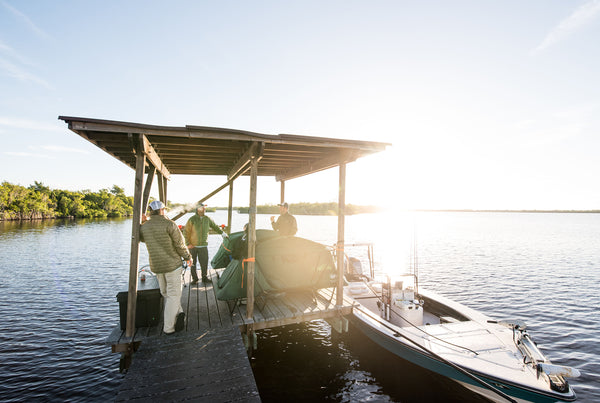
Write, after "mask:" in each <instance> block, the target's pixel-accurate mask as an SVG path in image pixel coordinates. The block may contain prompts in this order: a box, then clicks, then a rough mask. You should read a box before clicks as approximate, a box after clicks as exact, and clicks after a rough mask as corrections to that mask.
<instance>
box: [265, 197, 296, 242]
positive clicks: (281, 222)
mask: <svg viewBox="0 0 600 403" xmlns="http://www.w3.org/2000/svg"><path fill="white" fill-rule="evenodd" d="M278 206H279V214H280V215H279V217H278V218H277V221H275V216H271V226H272V227H273V229H274V230H275V231H277V232H278V233H279V235H290V236H291V235H296V232H298V224H297V223H296V218H295V217H294V216H293V215H291V214H290V213H289V212H288V209H289V207H288V204H287V203H281V204H278Z"/></svg>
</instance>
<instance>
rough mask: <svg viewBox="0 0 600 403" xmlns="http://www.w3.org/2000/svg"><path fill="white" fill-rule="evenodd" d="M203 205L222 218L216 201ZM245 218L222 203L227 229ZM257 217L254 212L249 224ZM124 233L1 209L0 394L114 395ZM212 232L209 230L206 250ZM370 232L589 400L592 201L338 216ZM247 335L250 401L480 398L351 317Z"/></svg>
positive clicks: (595, 242) (596, 365) (350, 233)
mask: <svg viewBox="0 0 600 403" xmlns="http://www.w3.org/2000/svg"><path fill="white" fill-rule="evenodd" d="M211 215H212V217H213V219H214V220H215V221H216V222H217V223H219V224H220V223H225V222H226V215H225V212H221V211H219V212H217V213H214V214H211ZM185 219H186V217H184V218H182V219H181V220H180V222H181V223H184V222H185ZM297 219H298V224H299V233H298V236H302V237H306V238H310V239H314V240H318V241H321V242H324V243H326V244H333V242H334V241H335V239H336V234H337V219H336V217H314V216H297ZM246 221H247V216H245V215H237V214H234V230H239V229H241V227H242V225H243V224H244V223H245V222H246ZM268 223H269V216H267V215H259V216H258V223H257V226H258V228H268V227H269V224H268ZM130 239H131V221H130V220H64V221H63V220H60V221H44V222H33V223H30V222H27V223H13V222H8V223H1V222H0V262H1V264H2V270H1V271H0V309H1V312H2V325H0V326H1V327H2V331H1V332H0V401H3V402H4V401H6V402H11V401H64V400H69V401H85V402H89V401H107V400H108V401H109V400H111V399H113V398H114V396H115V394H116V391H117V389H118V386H119V384H120V382H121V380H122V375H121V374H120V373H119V371H118V361H119V355H118V354H112V353H111V352H110V348H109V347H108V346H106V345H105V344H104V339H105V338H106V336H107V335H108V334H109V333H110V331H111V330H112V329H113V328H114V326H116V325H117V323H118V313H119V312H118V311H119V307H118V303H117V301H116V294H117V293H118V292H119V291H123V290H125V289H126V288H127V272H128V267H129V264H128V259H129V248H130ZM219 240H220V237H217V236H213V237H210V239H209V248H210V250H211V256H212V255H213V254H214V252H215V251H216V248H217V247H218V245H219ZM413 240H416V247H415V245H414V244H413V243H412V242H413ZM371 241H373V242H375V261H376V266H375V269H376V273H377V274H380V275H382V274H385V273H386V272H387V273H389V274H395V273H400V272H403V271H405V270H407V268H408V267H410V266H412V267H414V266H415V261H416V262H417V264H416V267H417V268H418V271H419V279H420V286H421V287H426V288H428V289H431V290H433V291H436V292H438V293H440V294H442V295H445V296H447V297H450V298H452V299H455V300H457V301H459V302H461V303H463V304H466V305H468V306H470V307H472V308H475V309H477V310H480V311H482V312H483V313H485V314H487V315H489V316H491V317H493V318H496V319H506V318H518V319H522V320H524V321H525V322H527V324H528V326H529V328H530V333H531V334H532V335H533V337H534V339H535V340H536V341H537V343H538V345H539V346H540V347H541V349H542V350H543V351H544V352H546V353H547V355H548V356H549V357H550V359H551V360H552V361H553V362H555V363H558V364H562V365H568V366H572V367H576V368H578V369H579V370H580V371H581V373H582V376H581V377H580V378H578V379H576V380H572V381H571V384H572V385H573V387H574V388H575V391H576V393H577V395H578V397H579V400H580V401H585V402H588V401H589V402H593V401H600V378H599V376H598V374H599V373H600V347H599V344H598V331H599V330H600V328H599V326H598V323H599V320H600V317H599V313H598V311H599V308H600V296H599V293H598V290H599V289H600V214H517V213H416V214H405V215H404V214H399V215H398V214H397V215H394V216H385V215H383V214H380V215H357V216H350V217H346V242H347V243H361V242H371ZM414 250H416V251H417V254H416V256H415V254H414V253H413V251H414ZM365 251H366V250H365V249H364V248H362V247H354V248H350V253H355V254H356V255H357V256H359V257H363V258H364V257H366V254H365ZM146 263H147V254H146V250H145V247H144V246H142V248H141V256H140V264H141V265H143V264H146ZM258 347H259V349H258V350H257V351H256V352H255V355H254V357H253V358H252V360H251V364H252V368H253V370H254V373H255V378H256V380H257V384H258V387H259V391H260V394H261V398H262V400H263V401H273V402H275V401H281V400H284V399H287V400H299V399H300V400H304V401H319V400H328V401H339V402H349V401H365V400H371V401H402V402H419V401H456V402H458V401H473V402H476V401H481V399H479V398H478V397H477V396H474V395H473V394H471V393H470V392H468V391H466V390H464V389H462V388H461V387H459V386H457V385H455V384H454V383H452V382H450V381H448V380H446V379H444V378H441V377H438V376H436V375H434V374H432V373H430V372H428V371H425V370H421V369H420V368H418V367H415V366H413V365H411V364H410V363H407V362H405V361H402V360H400V359H397V358H394V357H390V356H389V355H388V354H387V353H386V352H385V351H383V350H381V349H380V348H379V347H378V346H377V345H374V344H373V343H372V342H370V340H369V339H367V338H366V337H364V336H363V335H362V334H361V333H360V332H359V331H358V330H357V329H354V328H351V329H350V332H349V333H348V334H343V335H338V334H336V333H335V332H333V333H332V332H331V330H330V328H329V326H328V325H327V324H326V323H325V322H322V321H314V322H310V323H307V324H300V325H293V326H285V327H281V328H275V329H269V330H264V331H260V332H259V340H258ZM198 376H199V377H200V376H202V374H198Z"/></svg>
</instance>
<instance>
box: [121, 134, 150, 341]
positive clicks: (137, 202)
mask: <svg viewBox="0 0 600 403" xmlns="http://www.w3.org/2000/svg"><path fill="white" fill-rule="evenodd" d="M137 140H138V142H137V146H136V155H135V158H136V164H135V190H134V195H133V221H132V224H131V255H130V259H129V290H128V294H127V326H126V328H125V336H126V337H133V333H134V332H135V307H136V301H137V276H138V264H139V256H140V224H141V222H142V219H141V218H142V193H143V190H144V189H143V183H144V166H145V165H146V156H145V155H144V153H143V152H142V148H141V145H140V143H141V135H139V138H138V139H137Z"/></svg>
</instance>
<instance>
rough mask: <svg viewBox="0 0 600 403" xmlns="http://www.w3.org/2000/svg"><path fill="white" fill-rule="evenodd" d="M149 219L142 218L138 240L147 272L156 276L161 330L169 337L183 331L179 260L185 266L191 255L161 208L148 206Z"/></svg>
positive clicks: (160, 206)
mask: <svg viewBox="0 0 600 403" xmlns="http://www.w3.org/2000/svg"><path fill="white" fill-rule="evenodd" d="M149 210H150V219H149V220H145V217H142V221H143V223H142V225H141V226H140V241H142V242H145V243H146V247H147V248H148V257H149V258H150V269H151V270H152V271H153V272H154V273H156V278H157V280H158V285H159V287H160V293H161V294H162V296H163V298H164V299H165V309H164V320H163V322H164V325H163V331H164V332H165V333H166V334H172V333H175V332H179V331H181V330H183V328H184V325H185V313H183V308H182V307H181V270H182V267H181V259H182V258H183V259H184V260H185V261H186V263H187V264H188V265H189V264H191V263H192V256H190V253H189V251H188V249H187V248H186V247H185V240H184V239H183V236H182V235H181V231H179V228H177V224H175V223H174V222H173V221H171V220H169V219H168V218H167V217H166V216H165V205H164V204H163V203H162V202H161V201H159V200H155V201H153V202H152V203H150V209H149Z"/></svg>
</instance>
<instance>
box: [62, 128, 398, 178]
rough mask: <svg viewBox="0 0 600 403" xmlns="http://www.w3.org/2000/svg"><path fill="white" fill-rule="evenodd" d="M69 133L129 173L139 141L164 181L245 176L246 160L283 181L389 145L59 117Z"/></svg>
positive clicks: (133, 164) (338, 163)
mask: <svg viewBox="0 0 600 403" xmlns="http://www.w3.org/2000/svg"><path fill="white" fill-rule="evenodd" d="M59 119H60V120H63V121H65V122H66V123H68V125H69V129H70V130H72V131H74V132H75V133H77V134H79V135H80V136H81V137H83V138H84V139H86V140H88V141H90V142H91V143H93V144H95V145H96V146H98V147H99V148H101V149H102V150H104V151H106V152H107V153H108V154H110V155H112V156H113V157H115V158H116V159H118V160H119V161H121V162H123V163H125V164H126V165H127V166H129V167H131V168H132V169H135V168H136V153H135V144H136V143H135V141H137V140H134V139H138V138H140V135H142V136H143V137H142V138H143V139H144V140H143V141H144V147H143V148H144V150H145V151H144V153H145V154H146V155H147V156H148V159H149V160H150V162H151V163H152V164H153V165H154V166H155V167H156V169H157V170H158V171H160V172H161V173H162V174H163V175H164V176H165V177H166V178H168V177H169V176H170V175H171V174H174V175H177V174H185V175H227V177H228V178H232V177H235V176H237V175H239V174H244V173H246V174H247V172H246V171H247V168H248V166H249V165H248V161H249V160H250V158H252V157H253V156H258V157H259V158H260V164H258V175H259V176H274V177H275V178H276V179H277V180H280V181H285V180H289V179H293V178H296V177H300V176H304V175H308V174H311V173H314V172H318V171H322V170H325V169H329V168H333V167H335V166H338V165H340V164H341V163H349V162H352V161H354V160H356V159H358V158H360V157H364V156H367V155H370V154H373V153H376V152H380V151H384V150H385V148H386V147H387V146H389V145H390V144H389V143H381V142H373V141H359V140H345V139H334V138H326V137H310V136H299V135H293V134H277V135H268V134H262V133H254V132H249V131H244V130H235V129H224V128H218V127H206V126H194V125H186V126H182V127H174V126H156V125H148V124H141V123H131V122H119V121H112V120H101V119H90V118H81V117H69V116H59Z"/></svg>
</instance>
